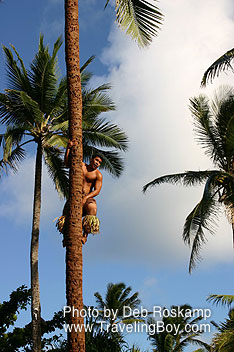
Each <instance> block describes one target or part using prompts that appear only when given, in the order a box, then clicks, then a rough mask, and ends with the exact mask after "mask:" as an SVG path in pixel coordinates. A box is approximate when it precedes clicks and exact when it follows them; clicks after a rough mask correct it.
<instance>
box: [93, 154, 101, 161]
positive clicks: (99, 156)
mask: <svg viewBox="0 0 234 352" xmlns="http://www.w3.org/2000/svg"><path fill="white" fill-rule="evenodd" d="M94 158H100V159H101V160H102V161H103V156H102V155H101V154H98V153H94V154H93V155H92V156H91V159H94Z"/></svg>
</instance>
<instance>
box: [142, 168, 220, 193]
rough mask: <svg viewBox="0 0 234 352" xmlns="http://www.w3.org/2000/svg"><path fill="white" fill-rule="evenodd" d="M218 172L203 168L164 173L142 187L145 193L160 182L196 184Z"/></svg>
mask: <svg viewBox="0 0 234 352" xmlns="http://www.w3.org/2000/svg"><path fill="white" fill-rule="evenodd" d="M219 174H220V172H219V171H217V170H205V171H186V172H183V173H180V174H172V175H165V176H161V177H158V178H155V179H154V180H153V181H150V182H149V183H147V184H146V185H145V186H144V187H143V192H144V193H145V192H146V191H147V189H148V188H152V187H154V186H157V185H160V184H162V183H171V184H173V185H183V186H186V187H187V186H196V185H200V184H202V183H204V182H205V181H206V180H207V178H208V177H210V176H211V175H215V176H216V175H219Z"/></svg>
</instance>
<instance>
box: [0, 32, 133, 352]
mask: <svg viewBox="0 0 234 352" xmlns="http://www.w3.org/2000/svg"><path fill="white" fill-rule="evenodd" d="M61 44H62V41H61V38H58V40H57V41H56V43H55V44H54V50H53V54H52V56H51V55H50V54H49V51H48V48H47V47H45V46H44V43H43V37H42V36H41V37H40V42H39V49H38V53H37V54H36V56H35V58H34V60H33V62H32V64H31V67H30V68H31V69H30V70H28V71H27V70H26V68H25V66H24V64H23V60H22V59H21V58H20V56H19V54H18V52H17V51H16V50H15V48H14V47H12V49H13V51H14V52H15V54H16V56H17V59H18V61H19V63H18V62H17V61H15V60H14V57H13V53H12V51H11V50H10V49H8V48H6V47H4V53H5V56H6V60H7V74H8V78H9V88H10V89H7V90H6V94H0V118H1V122H2V123H6V124H7V125H8V127H7V130H6V133H5V134H4V135H1V136H0V142H2V143H3V146H4V155H3V159H2V160H1V161H0V167H1V169H3V170H4V169H6V170H7V168H8V167H11V168H12V169H13V170H14V171H16V170H17V169H18V166H19V163H20V162H21V161H22V160H23V159H24V157H25V156H26V151H25V149H24V146H25V145H27V144H28V143H31V142H33V143H36V145H37V157H36V168H35V189H34V210H33V228H32V240H31V254H30V257H31V286H32V322H33V324H32V326H33V348H34V350H35V351H38V350H40V293H39V277H38V241H39V225H40V209H41V172H42V156H44V160H45V164H46V166H47V169H48V172H49V174H50V176H51V178H52V180H53V182H54V184H55V187H56V189H57V191H58V192H59V193H61V194H62V195H63V196H64V197H66V198H67V197H68V175H67V170H66V169H65V168H64V164H63V157H62V156H63V153H62V150H61V148H60V147H65V146H66V144H67V141H68V136H67V128H68V114H67V86H66V79H65V78H63V79H61V80H60V82H58V77H57V71H58V68H57V58H56V55H57V52H58V50H59V48H60V46H61ZM91 61H92V58H90V59H89V60H88V61H87V62H86V63H85V64H84V65H83V66H82V81H83V97H84V106H83V116H84V120H83V129H84V134H83V143H84V145H85V148H84V157H85V158H88V157H89V156H90V153H92V152H93V151H94V150H95V151H98V152H100V153H101V154H102V156H103V161H104V162H103V167H104V168H105V169H106V170H107V171H109V172H110V173H112V174H113V175H115V176H119V175H120V174H121V172H122V169H123V163H122V158H121V156H120V155H119V153H118V151H117V150H118V149H119V150H126V148H127V137H126V134H125V133H124V132H123V131H122V130H121V129H120V128H118V126H117V125H115V124H111V123H109V122H108V121H106V120H105V119H103V118H100V116H99V115H100V113H101V112H105V111H111V110H114V108H115V106H114V103H113V102H112V101H111V99H110V98H109V97H108V96H107V94H106V92H107V91H108V89H110V86H109V85H102V86H99V87H97V88H95V89H87V84H88V83H89V79H90V78H91V74H90V73H88V72H86V71H85V68H86V67H87V65H88V64H89V63H90V62H91ZM100 147H101V149H100ZM103 147H106V148H110V147H112V150H103Z"/></svg>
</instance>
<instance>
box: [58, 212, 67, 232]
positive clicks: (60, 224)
mask: <svg viewBox="0 0 234 352" xmlns="http://www.w3.org/2000/svg"><path fill="white" fill-rule="evenodd" d="M65 220H66V216H64V215H61V216H60V217H59V218H58V220H57V222H56V227H57V230H58V231H59V232H60V233H64V224H65Z"/></svg>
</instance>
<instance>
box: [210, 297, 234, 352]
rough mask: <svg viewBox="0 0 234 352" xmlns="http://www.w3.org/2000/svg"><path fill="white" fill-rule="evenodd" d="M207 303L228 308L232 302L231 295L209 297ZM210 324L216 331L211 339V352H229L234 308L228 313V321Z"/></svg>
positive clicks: (233, 331) (233, 298) (233, 338)
mask: <svg viewBox="0 0 234 352" xmlns="http://www.w3.org/2000/svg"><path fill="white" fill-rule="evenodd" d="M207 301H208V302H213V303H214V304H216V305H218V304H221V305H227V306H230V305H231V304H232V303H233V302H234V296H233V295H210V296H208V298H207ZM212 324H213V325H214V326H215V327H216V328H217V329H218V333H216V334H215V336H214V337H213V339H212V344H211V346H212V351H214V352H231V351H233V345H234V308H231V309H230V311H229V313H228V319H226V320H225V322H223V323H220V324H216V323H215V322H212Z"/></svg>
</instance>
